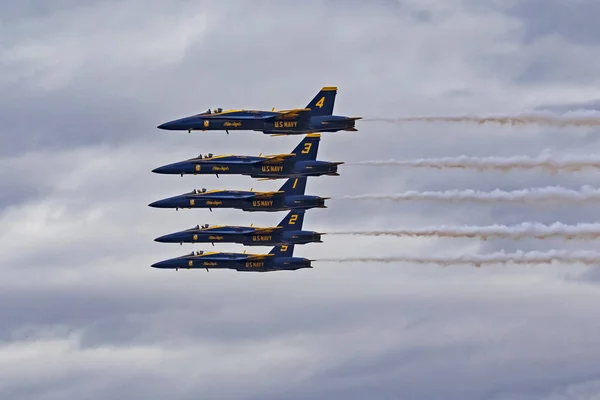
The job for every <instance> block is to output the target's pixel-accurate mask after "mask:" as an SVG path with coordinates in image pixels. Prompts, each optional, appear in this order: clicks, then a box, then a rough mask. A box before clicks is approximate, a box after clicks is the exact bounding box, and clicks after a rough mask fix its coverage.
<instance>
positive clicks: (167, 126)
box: [157, 122, 173, 131]
mask: <svg viewBox="0 0 600 400" xmlns="http://www.w3.org/2000/svg"><path fill="white" fill-rule="evenodd" d="M157 128H158V129H164V130H167V131H168V130H172V129H173V123H172V122H165V123H164V124H160V125H159V126H157Z"/></svg>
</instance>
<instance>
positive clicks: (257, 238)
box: [252, 236, 273, 242]
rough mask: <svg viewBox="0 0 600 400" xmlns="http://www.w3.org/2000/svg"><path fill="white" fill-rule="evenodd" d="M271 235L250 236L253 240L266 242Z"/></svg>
mask: <svg viewBox="0 0 600 400" xmlns="http://www.w3.org/2000/svg"><path fill="white" fill-rule="evenodd" d="M271 238H273V236H252V241H253V242H268V241H270V240H271Z"/></svg>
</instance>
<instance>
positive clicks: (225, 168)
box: [213, 165, 229, 171]
mask: <svg viewBox="0 0 600 400" xmlns="http://www.w3.org/2000/svg"><path fill="white" fill-rule="evenodd" d="M213 171H229V167H227V166H224V165H219V166H214V167H213Z"/></svg>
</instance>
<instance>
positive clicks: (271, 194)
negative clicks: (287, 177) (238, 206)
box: [254, 190, 283, 199]
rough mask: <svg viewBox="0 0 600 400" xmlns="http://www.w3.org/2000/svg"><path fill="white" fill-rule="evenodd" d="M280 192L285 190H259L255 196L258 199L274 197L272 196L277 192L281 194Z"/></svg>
mask: <svg viewBox="0 0 600 400" xmlns="http://www.w3.org/2000/svg"><path fill="white" fill-rule="evenodd" d="M279 193H283V190H278V191H276V192H257V193H255V194H254V196H255V197H256V198H257V199H261V198H265V197H272V196H274V195H276V194H279Z"/></svg>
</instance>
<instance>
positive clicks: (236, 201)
mask: <svg viewBox="0 0 600 400" xmlns="http://www.w3.org/2000/svg"><path fill="white" fill-rule="evenodd" d="M306 179H307V178H306V177H300V178H290V179H288V180H287V181H286V182H285V183H284V184H283V186H281V188H280V189H279V190H278V191H275V192H257V191H252V190H250V191H242V190H206V189H202V190H197V189H194V190H193V191H191V192H189V193H184V194H181V195H178V196H174V197H169V198H166V199H162V200H158V201H155V202H153V203H150V204H149V206H150V207H154V208H175V209H176V210H179V209H180V208H208V209H210V210H211V211H212V209H213V208H233V209H240V210H244V211H290V210H308V209H311V208H327V206H325V200H327V199H329V197H320V196H307V195H305V194H304V191H305V189H306Z"/></svg>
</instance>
